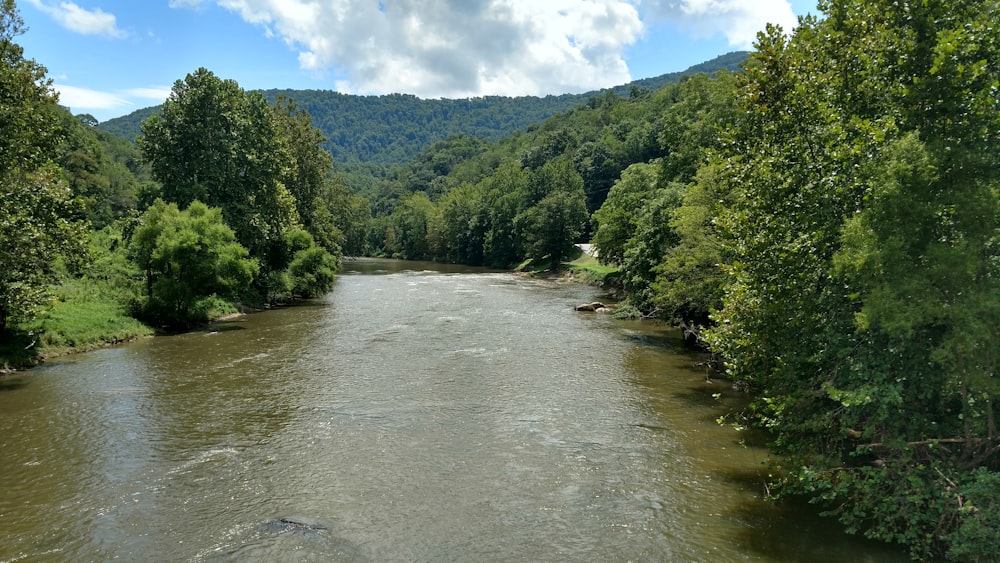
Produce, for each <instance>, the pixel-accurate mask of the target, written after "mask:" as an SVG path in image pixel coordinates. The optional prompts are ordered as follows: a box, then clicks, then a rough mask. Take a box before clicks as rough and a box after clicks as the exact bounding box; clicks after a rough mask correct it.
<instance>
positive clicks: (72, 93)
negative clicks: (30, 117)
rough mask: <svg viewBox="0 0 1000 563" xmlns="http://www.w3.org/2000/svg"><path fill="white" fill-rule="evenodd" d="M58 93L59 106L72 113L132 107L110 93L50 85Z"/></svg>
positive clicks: (123, 99) (127, 101)
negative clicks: (70, 110) (65, 107)
mask: <svg viewBox="0 0 1000 563" xmlns="http://www.w3.org/2000/svg"><path fill="white" fill-rule="evenodd" d="M52 87H53V88H55V89H56V91H58V92H59V104H60V105H64V106H67V107H69V108H72V109H73V111H80V110H85V109H86V110H96V109H104V110H112V109H121V108H124V107H128V106H130V105H132V102H130V101H129V100H127V99H126V98H123V97H121V96H120V95H117V94H112V93H110V92H101V91H98V90H91V89H89V88H79V87H77V86H68V85H66V84H59V83H55V84H53V85H52Z"/></svg>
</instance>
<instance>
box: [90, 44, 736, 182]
mask: <svg viewBox="0 0 1000 563" xmlns="http://www.w3.org/2000/svg"><path fill="white" fill-rule="evenodd" d="M748 54H749V53H747V52H746V51H739V52H734V53H729V54H726V55H722V56H720V57H716V58H715V59H712V60H710V61H706V62H704V63H701V64H699V65H696V66H693V67H691V68H689V69H687V70H685V71H683V72H673V73H669V74H664V75H661V76H657V77H654V78H644V79H642V80H636V81H634V82H631V83H629V84H624V85H621V86H617V87H615V88H612V89H611V90H613V91H614V92H615V93H616V94H618V95H621V96H628V95H630V94H631V93H632V92H634V91H636V90H638V91H645V90H656V89H659V88H661V87H663V86H665V85H667V84H671V83H674V82H677V81H679V80H680V79H682V78H683V77H685V76H688V75H691V74H698V73H703V72H715V71H718V70H722V69H728V70H737V69H738V68H739V65H740V64H741V63H742V62H743V61H744V60H745V59H746V58H747V55H748ZM606 91H607V90H598V91H592V92H586V93H583V94H563V95H561V96H545V97H536V96H522V97H505V96H487V97H482V98H467V99H458V100H450V99H438V100H425V99H420V98H417V97H416V96H412V95H408V94H389V95H384V96H356V95H351V94H341V93H339V92H333V91H329V90H265V91H263V93H264V95H265V96H266V97H267V98H268V100H270V101H274V99H275V98H277V97H278V96H285V97H287V98H290V99H292V100H294V101H295V103H297V104H298V106H299V107H300V108H302V109H305V110H306V111H308V112H309V114H310V115H311V116H312V122H313V125H314V126H315V127H317V128H319V129H320V130H321V131H322V132H323V134H324V135H325V136H326V137H327V142H326V143H325V148H326V149H328V150H329V151H330V153H331V154H332V155H333V158H334V162H337V163H340V164H345V163H364V164H368V165H394V164H401V163H404V162H408V161H409V160H411V159H412V158H414V157H415V156H416V155H417V154H419V153H420V152H421V151H422V150H424V149H425V148H427V147H429V146H430V145H432V144H433V143H435V142H438V141H442V140H444V139H446V138H448V137H449V136H451V135H454V134H458V133H464V134H466V135H471V136H474V137H479V138H484V139H488V140H491V141H498V140H500V139H503V138H504V137H507V136H509V135H511V134H513V133H514V132H515V131H519V130H522V131H523V130H526V129H527V128H528V127H530V126H531V125H535V124H537V123H541V122H542V121H544V120H546V119H548V118H549V117H551V116H553V115H556V114H559V113H562V112H565V111H568V110H570V109H573V108H575V107H578V106H580V105H583V104H585V103H587V100H589V99H590V98H593V97H595V96H599V95H601V94H603V93H605V92H606ZM158 110H159V106H153V107H149V108H144V109H141V110H137V111H134V112H132V113H130V114H128V115H126V116H123V117H116V118H114V119H109V120H108V121H105V122H103V123H100V124H98V127H99V128H100V129H103V130H104V131H107V132H109V133H112V134H114V135H118V136H120V137H124V138H126V139H129V140H134V139H135V138H136V136H138V135H139V133H140V125H141V123H142V122H143V121H144V120H145V119H147V118H148V117H149V116H151V115H153V114H154V113H156V112H157V111H158Z"/></svg>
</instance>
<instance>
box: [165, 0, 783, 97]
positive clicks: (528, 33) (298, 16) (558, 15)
mask: <svg viewBox="0 0 1000 563" xmlns="http://www.w3.org/2000/svg"><path fill="white" fill-rule="evenodd" d="M209 1H214V3H215V4H217V5H219V6H221V7H223V8H225V9H227V10H229V11H231V12H233V13H235V14H238V15H239V16H240V17H241V18H242V19H243V20H244V21H246V22H249V23H252V24H254V25H258V26H260V27H261V28H262V29H263V30H264V32H265V34H266V35H267V36H268V37H279V38H281V40H283V41H284V42H285V43H286V44H287V46H288V47H289V48H290V49H293V50H295V51H297V52H298V53H299V57H298V59H299V65H300V66H301V67H302V68H303V69H306V70H310V71H313V72H315V73H316V74H317V75H319V76H327V77H332V79H333V82H334V83H335V85H336V87H337V89H338V90H340V91H342V92H350V93H361V94H366V93H390V92H406V93H411V94H416V95H418V96H421V97H425V98H434V97H448V98H456V97H468V96H480V95H487V94H503V95H511V96H515V95H543V94H547V93H552V92H581V91H586V90H592V89H597V88H602V87H607V86H610V85H614V84H623V83H625V82H628V81H629V80H631V76H630V74H629V69H628V65H627V64H626V61H625V54H626V51H627V50H628V48H629V47H630V46H631V45H633V44H634V43H636V42H637V41H638V40H639V39H640V38H642V36H643V34H644V33H646V32H647V31H648V29H649V26H650V25H651V24H652V23H654V22H663V21H669V22H671V23H674V24H675V25H676V26H677V27H679V28H680V29H681V30H686V31H687V32H688V33H690V34H691V35H692V36H694V37H718V36H723V37H725V38H726V39H727V40H728V42H729V44H730V45H731V46H733V47H735V48H747V47H749V46H750V45H751V43H752V42H753V39H754V36H755V34H756V32H757V31H759V30H761V29H763V28H764V25H765V23H767V22H777V23H780V24H782V25H783V26H785V27H786V29H788V30H790V29H791V27H792V26H794V23H795V16H794V14H793V12H792V9H791V7H790V6H789V3H788V2H787V1H785V0H379V1H376V0H364V1H362V0H171V6H174V7H198V6H200V5H202V4H204V3H207V2H209Z"/></svg>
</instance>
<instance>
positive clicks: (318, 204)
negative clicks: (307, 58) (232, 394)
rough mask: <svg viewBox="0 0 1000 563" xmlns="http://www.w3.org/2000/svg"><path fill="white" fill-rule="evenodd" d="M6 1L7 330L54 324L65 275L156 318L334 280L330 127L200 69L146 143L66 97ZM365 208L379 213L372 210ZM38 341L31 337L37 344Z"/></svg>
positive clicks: (339, 238) (157, 322)
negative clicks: (75, 109) (73, 108)
mask: <svg viewBox="0 0 1000 563" xmlns="http://www.w3.org/2000/svg"><path fill="white" fill-rule="evenodd" d="M0 6H2V10H0V58H2V68H0V335H3V337H4V340H5V341H8V340H14V339H15V338H14V336H16V335H17V334H18V333H23V332H28V333H36V334H37V333H41V332H44V330H43V329H42V328H40V325H39V324H38V323H39V322H42V320H44V317H45V316H46V315H45V313H46V312H47V311H48V310H49V309H51V306H52V305H53V304H54V303H57V302H58V301H59V300H58V299H57V300H55V301H54V300H53V296H54V295H57V294H58V293H59V291H58V287H59V286H60V285H61V284H65V283H75V284H81V283H83V284H94V288H96V289H95V291H97V292H99V293H107V294H108V296H109V297H110V300H111V301H112V302H113V306H114V307H116V308H119V309H121V311H122V312H123V313H126V314H130V315H132V316H135V317H137V318H140V319H142V320H144V321H146V322H148V323H150V324H153V325H154V326H164V325H165V326H170V327H186V326H190V325H191V324H193V323H199V322H204V321H206V320H208V319H209V318H210V317H212V316H216V315H218V314H220V313H223V312H228V311H232V310H234V307H235V306H236V304H243V305H248V306H256V307H262V306H267V305H269V304H273V303H281V302H285V301H288V300H290V299H293V298H298V297H314V296H317V295H320V294H322V293H323V292H325V291H327V290H329V289H330V287H331V286H332V284H333V280H334V274H335V271H336V270H337V268H338V267H339V259H340V256H341V255H342V251H343V249H342V246H341V244H342V242H343V241H344V235H343V232H344V231H343V230H342V229H341V227H340V225H346V226H349V225H350V218H349V216H350V214H351V213H353V212H356V211H357V210H358V209H359V208H362V207H364V206H365V205H366V204H365V202H364V200H363V199H361V198H359V197H358V196H356V195H355V194H353V193H351V192H350V191H349V190H347V188H346V187H345V186H344V185H343V184H342V183H341V182H339V181H338V179H337V178H336V177H334V176H333V174H332V161H331V157H330V155H329V153H328V152H326V151H325V150H323V149H322V147H321V144H322V143H323V142H324V141H325V138H324V137H323V136H322V134H321V133H320V132H319V131H318V130H317V129H316V128H315V127H313V126H312V124H311V120H310V117H309V115H308V114H307V113H305V112H304V111H302V110H300V109H299V108H298V107H297V106H296V105H295V104H294V103H293V102H291V101H290V100H287V99H280V98H279V99H278V100H276V101H275V102H274V103H268V102H267V101H266V100H265V98H264V96H263V95H262V94H260V93H259V92H247V91H244V90H243V89H241V88H240V87H239V85H238V84H236V83H235V82H234V81H231V80H223V79H221V78H219V77H216V76H215V75H214V74H212V73H211V72H210V71H208V70H206V69H198V70H197V71H195V72H193V73H191V74H189V75H188V76H187V77H185V79H183V80H178V81H177V82H176V83H175V84H174V86H173V89H172V91H171V94H170V97H169V99H168V100H167V101H166V103H164V105H163V106H162V108H161V112H160V113H159V114H158V115H153V116H151V117H150V118H148V119H147V120H146V121H145V122H144V123H143V125H142V135H141V136H140V138H139V144H138V148H137V147H136V146H134V145H132V144H131V143H130V142H128V141H127V140H123V139H120V138H117V137H114V136H113V135H110V134H107V133H105V132H103V131H100V130H98V129H96V127H95V125H96V120H94V119H93V117H91V116H89V115H80V116H72V115H70V113H69V112H68V111H67V110H65V109H64V108H62V107H60V106H58V104H57V95H56V93H55V92H54V91H53V89H52V87H51V80H50V79H48V78H46V76H45V72H46V71H45V68H44V66H42V65H41V64H39V63H37V62H35V61H34V60H32V59H28V58H26V57H25V56H24V52H23V49H22V48H21V47H20V45H18V44H17V43H16V38H17V36H18V35H19V34H20V33H22V32H23V30H24V22H23V20H22V19H21V18H20V16H19V13H18V11H17V6H16V4H15V2H14V1H13V0H4V1H3V3H2V4H0ZM365 211H366V215H367V210H365ZM33 344H34V341H32V342H31V344H30V345H29V346H31V345H33Z"/></svg>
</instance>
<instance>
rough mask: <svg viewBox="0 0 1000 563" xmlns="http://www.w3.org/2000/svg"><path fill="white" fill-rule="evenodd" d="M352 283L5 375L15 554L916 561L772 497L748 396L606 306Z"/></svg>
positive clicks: (397, 268) (376, 279)
mask: <svg viewBox="0 0 1000 563" xmlns="http://www.w3.org/2000/svg"><path fill="white" fill-rule="evenodd" d="M347 268H348V270H349V271H348V272H346V273H345V274H344V275H342V276H341V277H340V279H339V280H338V282H337V286H336V288H335V290H334V292H333V293H332V294H330V295H329V296H327V298H325V299H323V300H320V301H314V302H310V303H307V304H304V305H302V306H296V307H290V308H287V309H282V310H275V311H270V312H267V313H261V314H256V315H249V316H245V317H241V318H239V319H236V320H233V321H228V322H225V323H219V324H218V325H217V326H216V327H214V329H212V330H204V331H199V332H195V333H191V334H185V335H179V336H171V337H162V338H156V339H151V340H146V341H143V342H140V343H137V344H134V345H130V346H126V347H122V348H115V349H109V350H103V351H99V352H95V353H92V354H85V355H80V356H77V357H74V358H69V359H67V360H65V361H61V362H58V363H54V364H52V365H48V366H44V367H42V368H39V369H36V370H32V371H30V372H26V373H21V374H16V375H14V376H12V377H9V378H6V379H3V380H0V448H2V451H3V456H2V457H0V518H2V521H3V523H4V525H3V527H0V561H15V560H52V561H61V560H107V559H113V558H120V559H124V560H162V561H176V560H194V561H200V560H210V561H218V560H222V561H247V560H259V561H271V560H296V561H333V560H336V561H369V560H370V561H439V560H461V561H478V560H491V561H494V560H499V561H508V560H517V561H523V560H528V561H577V560H588V561H589V560H609V561H625V560H636V561H747V560H750V561H798V560H810V561H844V560H851V561H866V560H867V561H887V560H903V558H902V557H901V556H900V555H899V552H898V551H894V550H891V549H888V548H885V547H883V546H881V545H879V544H872V543H868V542H863V541H859V540H856V539H853V538H849V537H845V536H844V535H842V534H841V533H839V532H838V531H837V529H836V527H835V525H833V524H832V523H830V522H827V521H824V520H820V519H818V518H816V517H814V516H813V515H812V512H811V511H810V509H809V507H789V506H775V505H769V504H765V503H763V502H761V500H760V492H761V489H762V483H763V482H764V479H765V475H764V471H765V468H764V467H763V466H762V465H761V462H762V461H764V459H765V455H766V454H765V452H764V451H763V450H761V449H758V448H750V447H743V446H741V444H740V436H739V435H737V434H735V433H734V432H733V431H732V430H730V429H727V428H724V427H720V426H718V425H717V424H715V422H714V421H715V419H716V418H717V417H718V416H719V415H720V414H721V413H722V412H724V410H725V409H726V408H729V407H732V406H735V405H738V404H739V401H741V400H743V399H742V398H741V397H739V396H737V395H736V394H734V393H733V392H732V391H731V390H730V389H728V388H727V387H726V386H725V385H724V384H723V383H721V382H718V381H715V382H713V381H707V380H706V378H705V374H704V372H703V371H701V370H700V368H697V367H695V366H694V364H695V363H696V362H697V358H696V357H693V356H690V355H686V354H685V353H683V352H682V351H680V350H679V347H678V345H679V340H678V338H677V335H676V334H675V333H674V332H673V331H669V330H665V329H663V327H659V326H655V325H650V324H648V323H646V324H643V323H629V322H619V321H614V320H613V319H610V318H609V317H607V316H601V315H593V314H590V315H588V314H581V313H576V312H574V311H573V310H572V308H573V305H575V304H577V303H580V302H587V301H592V300H594V299H597V298H599V297H600V295H598V294H597V293H596V290H594V289H592V288H588V287H584V286H579V285H574V284H566V283H556V282H549V281H543V280H528V279H521V278H518V277H515V276H512V275H509V274H504V273H497V272H490V271H488V270H478V271H470V270H468V269H463V268H451V269H448V270H442V269H441V268H440V267H439V266H437V265H431V264H421V263H400V262H390V261H358V262H349V263H348V266H347ZM714 394H720V395H719V398H714V397H713V395H714Z"/></svg>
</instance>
